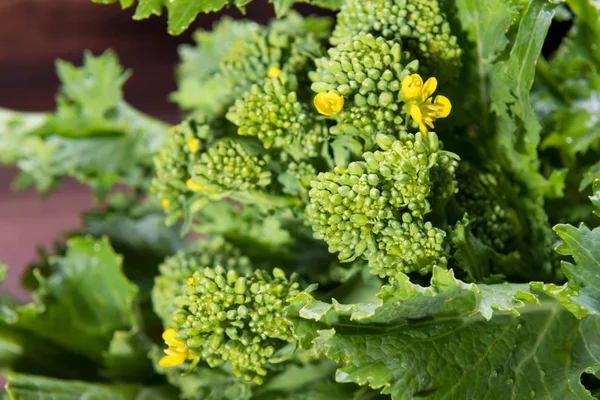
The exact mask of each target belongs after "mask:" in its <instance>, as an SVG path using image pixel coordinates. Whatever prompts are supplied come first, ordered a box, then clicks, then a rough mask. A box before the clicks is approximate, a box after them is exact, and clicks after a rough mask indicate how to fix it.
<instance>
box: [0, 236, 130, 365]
mask: <svg viewBox="0 0 600 400" xmlns="http://www.w3.org/2000/svg"><path fill="white" fill-rule="evenodd" d="M67 245H68V248H67V253H66V255H65V256H64V257H55V258H52V259H50V266H49V267H50V270H49V271H46V272H47V274H48V275H47V276H42V273H41V272H37V273H36V274H35V275H36V277H37V279H38V281H39V286H38V288H37V290H36V291H35V292H34V293H33V297H34V301H33V302H32V303H29V304H26V305H23V306H20V307H18V308H16V309H15V315H14V316H13V318H12V319H11V320H9V321H8V322H9V323H10V324H11V325H14V326H15V327H18V328H20V329H22V330H26V331H29V332H31V333H33V334H35V335H37V336H38V337H40V338H44V339H46V340H49V341H51V342H53V343H55V344H57V345H59V346H62V347H63V348H65V349H67V350H69V351H71V352H73V353H75V354H79V355H82V356H84V357H87V358H88V359H90V360H93V361H96V362H102V360H103V354H104V352H105V351H106V350H107V349H108V347H109V344H110V342H111V340H112V339H113V334H114V332H115V331H117V330H129V329H130V328H132V327H133V326H134V325H135V317H134V310H133V305H132V303H133V301H134V299H135V296H136V294H137V288H136V287H135V286H134V285H132V284H131V283H130V282H129V281H128V280H127V278H126V277H125V276H124V275H123V272H122V270H121V257H120V256H118V255H116V254H115V253H114V251H113V250H112V248H111V246H110V244H109V242H108V240H106V239H105V240H94V239H92V238H82V237H77V238H73V239H70V240H69V241H68V242H67Z"/></svg>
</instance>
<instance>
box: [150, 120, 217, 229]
mask: <svg viewBox="0 0 600 400" xmlns="http://www.w3.org/2000/svg"><path fill="white" fill-rule="evenodd" d="M211 137H212V129H211V127H210V126H209V125H208V124H206V123H205V119H203V118H200V119H198V120H188V121H184V122H182V123H181V124H180V125H177V126H175V127H173V128H172V129H171V131H170V132H169V135H168V136H167V139H166V140H165V143H164V144H163V145H162V146H161V147H160V149H159V150H158V154H157V155H156V157H155V159H154V165H155V167H156V177H155V178H154V179H153V181H152V186H151V191H152V192H153V193H154V194H155V195H156V197H157V198H158V199H159V200H160V201H161V202H162V205H163V208H164V209H165V212H166V213H167V221H166V222H167V224H168V225H172V224H174V223H175V222H177V221H179V220H180V219H181V218H183V216H184V213H185V211H184V210H185V208H186V206H187V204H188V202H189V201H190V200H191V198H192V197H194V193H193V191H192V190H190V189H189V188H188V187H187V186H186V182H187V181H188V180H189V179H190V178H191V177H192V174H191V172H192V166H193V165H194V164H195V163H196V162H197V161H198V160H199V158H200V153H199V152H198V150H199V149H201V148H202V147H203V146H204V143H205V142H206V140H208V139H209V138H211Z"/></svg>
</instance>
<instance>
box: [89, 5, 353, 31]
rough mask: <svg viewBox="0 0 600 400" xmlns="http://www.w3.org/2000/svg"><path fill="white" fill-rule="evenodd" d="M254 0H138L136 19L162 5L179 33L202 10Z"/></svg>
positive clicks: (280, 8) (280, 9)
mask: <svg viewBox="0 0 600 400" xmlns="http://www.w3.org/2000/svg"><path fill="white" fill-rule="evenodd" d="M118 1H119V0H92V2H94V3H102V4H111V3H117V2H118ZM251 1H252V0H138V3H137V7H136V10H135V15H134V17H133V18H134V19H137V20H139V19H145V18H149V17H150V16H152V15H161V14H162V12H163V8H166V9H167V11H168V31H169V33H170V34H171V35H179V34H181V33H182V32H183V31H185V30H186V29H187V28H188V27H189V26H190V24H191V23H192V22H194V20H195V19H196V18H197V17H198V15H199V14H203V13H211V12H215V11H219V10H221V9H223V8H225V7H227V6H237V7H238V8H239V9H240V10H242V11H243V10H244V6H245V5H247V4H248V3H250V2H251ZM120 2H121V7H123V8H128V7H130V6H132V5H133V4H134V1H133V0H120ZM269 2H270V3H272V4H273V5H274V6H275V12H276V14H277V16H278V17H282V16H284V15H285V14H286V13H287V12H288V11H289V10H290V9H291V8H292V6H293V5H294V4H295V3H308V4H312V5H315V6H318V7H323V8H328V9H331V10H338V9H339V8H340V7H341V6H342V3H343V0H269Z"/></svg>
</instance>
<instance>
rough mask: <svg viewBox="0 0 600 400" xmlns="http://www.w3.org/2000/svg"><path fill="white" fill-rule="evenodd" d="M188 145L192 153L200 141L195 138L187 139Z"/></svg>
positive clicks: (195, 151) (196, 150) (195, 150)
mask: <svg viewBox="0 0 600 400" xmlns="http://www.w3.org/2000/svg"><path fill="white" fill-rule="evenodd" d="M188 147H189V148H190V151H191V152H192V153H197V152H198V149H199V148H200V141H199V140H198V139H196V138H194V139H190V140H188Z"/></svg>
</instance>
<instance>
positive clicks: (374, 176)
mask: <svg viewBox="0 0 600 400" xmlns="http://www.w3.org/2000/svg"><path fill="white" fill-rule="evenodd" d="M411 136H412V135H411ZM377 143H378V144H379V146H380V147H381V148H382V151H376V152H373V153H371V152H367V153H365V154H364V155H363V158H364V161H358V162H353V163H350V165H349V166H348V168H342V167H336V168H335V170H334V172H333V173H332V172H325V173H321V174H319V175H318V176H317V179H315V180H313V181H312V182H311V187H312V189H311V190H310V192H309V196H310V204H309V206H308V207H307V216H308V220H309V222H310V224H311V225H312V227H313V231H314V232H315V234H316V236H317V237H320V238H322V239H323V240H325V242H326V243H327V244H328V245H329V251H330V252H332V253H335V252H339V255H338V257H339V259H340V260H342V261H352V260H354V259H355V258H357V257H359V256H361V257H363V258H364V259H366V260H367V261H368V262H369V266H370V269H371V272H372V273H374V274H377V275H379V276H381V277H384V276H388V277H393V276H394V275H396V274H397V273H398V272H404V273H407V272H412V271H418V272H420V273H427V272H429V271H430V270H431V268H433V266H435V265H445V264H446V258H445V257H444V252H443V247H442V245H443V242H444V238H445V232H444V231H442V230H440V229H438V228H435V227H434V226H433V225H432V224H431V223H430V222H426V221H425V220H424V215H425V214H426V213H427V212H428V211H429V210H430V206H429V200H428V198H429V197H430V195H431V192H432V188H433V187H435V185H436V184H437V182H435V181H432V178H433V176H432V171H434V170H435V169H447V170H448V174H453V172H454V170H455V169H456V161H455V160H454V157H453V156H452V154H451V153H448V152H445V151H443V150H441V149H440V148H439V142H438V140H437V136H436V135H435V133H433V132H432V133H430V135H429V136H428V137H427V138H424V137H423V136H422V135H421V134H420V133H418V134H417V135H416V136H414V137H413V139H412V140H409V141H406V142H402V141H400V140H393V139H392V138H391V137H389V136H385V135H378V136H377ZM439 160H443V161H442V164H438V161H439Z"/></svg>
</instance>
